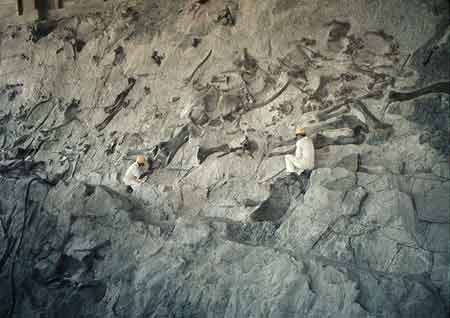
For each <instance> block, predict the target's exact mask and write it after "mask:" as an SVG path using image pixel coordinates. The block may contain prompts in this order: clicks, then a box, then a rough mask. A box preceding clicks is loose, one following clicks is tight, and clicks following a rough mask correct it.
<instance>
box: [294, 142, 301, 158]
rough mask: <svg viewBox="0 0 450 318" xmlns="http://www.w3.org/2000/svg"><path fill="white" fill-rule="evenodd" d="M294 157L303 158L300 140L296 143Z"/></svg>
mask: <svg viewBox="0 0 450 318" xmlns="http://www.w3.org/2000/svg"><path fill="white" fill-rule="evenodd" d="M295 157H297V158H302V157H303V143H302V141H301V140H299V141H297V143H296V149H295Z"/></svg>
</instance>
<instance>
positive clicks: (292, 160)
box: [284, 128, 314, 175]
mask: <svg viewBox="0 0 450 318" xmlns="http://www.w3.org/2000/svg"><path fill="white" fill-rule="evenodd" d="M295 135H296V137H297V143H296V149H295V156H293V155H286V156H285V157H284V160H285V162H286V172H287V173H289V174H297V175H300V174H301V173H302V172H303V171H304V170H312V169H314V144H313V142H312V140H311V138H309V137H307V136H306V133H305V129H304V128H297V129H296V130H295Z"/></svg>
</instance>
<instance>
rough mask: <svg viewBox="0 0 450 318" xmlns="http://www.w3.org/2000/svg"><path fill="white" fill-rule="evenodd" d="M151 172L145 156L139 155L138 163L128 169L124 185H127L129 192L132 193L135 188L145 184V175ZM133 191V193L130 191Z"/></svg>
mask: <svg viewBox="0 0 450 318" xmlns="http://www.w3.org/2000/svg"><path fill="white" fill-rule="evenodd" d="M148 172H149V163H148V162H147V160H145V157H144V156H143V155H138V156H137V157H136V161H135V162H134V163H133V164H132V165H131V166H129V167H128V169H127V172H125V175H124V177H123V183H125V184H126V185H127V191H128V192H132V190H133V186H137V185H140V184H142V183H144V182H145V178H144V177H145V175H147V174H148ZM130 189H131V191H130Z"/></svg>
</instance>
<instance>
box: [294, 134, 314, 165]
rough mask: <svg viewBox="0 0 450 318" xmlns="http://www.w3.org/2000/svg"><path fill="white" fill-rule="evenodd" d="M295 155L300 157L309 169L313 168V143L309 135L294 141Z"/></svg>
mask: <svg viewBox="0 0 450 318" xmlns="http://www.w3.org/2000/svg"><path fill="white" fill-rule="evenodd" d="M296 147H297V148H296V149H295V157H296V158H298V159H302V161H303V164H304V165H305V166H306V167H308V168H309V169H313V168H314V144H313V142H312V140H311V138H309V137H303V138H301V139H300V140H298V141H297V143H296Z"/></svg>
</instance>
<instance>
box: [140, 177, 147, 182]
mask: <svg viewBox="0 0 450 318" xmlns="http://www.w3.org/2000/svg"><path fill="white" fill-rule="evenodd" d="M138 181H139V182H140V183H144V182H145V181H147V177H143V178H140V179H138Z"/></svg>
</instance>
